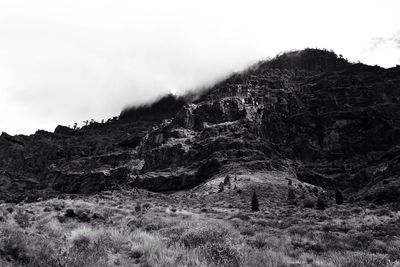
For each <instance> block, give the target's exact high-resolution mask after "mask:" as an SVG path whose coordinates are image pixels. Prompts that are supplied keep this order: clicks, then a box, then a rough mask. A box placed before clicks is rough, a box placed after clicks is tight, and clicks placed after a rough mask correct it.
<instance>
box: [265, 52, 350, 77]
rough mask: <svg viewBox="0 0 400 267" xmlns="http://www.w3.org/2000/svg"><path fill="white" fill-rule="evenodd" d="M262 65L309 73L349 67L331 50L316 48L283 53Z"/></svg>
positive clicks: (347, 63)
mask: <svg viewBox="0 0 400 267" xmlns="http://www.w3.org/2000/svg"><path fill="white" fill-rule="evenodd" d="M264 64H265V65H266V66H268V67H272V68H277V69H304V70H309V71H337V70H342V69H345V68H346V67H348V66H349V65H350V63H349V62H348V61H347V60H346V59H345V58H343V56H342V55H337V54H336V53H335V52H333V51H331V50H326V49H316V48H306V49H304V50H294V51H289V52H284V53H282V54H279V55H277V56H276V57H275V58H273V59H272V60H269V61H267V62H265V63H264Z"/></svg>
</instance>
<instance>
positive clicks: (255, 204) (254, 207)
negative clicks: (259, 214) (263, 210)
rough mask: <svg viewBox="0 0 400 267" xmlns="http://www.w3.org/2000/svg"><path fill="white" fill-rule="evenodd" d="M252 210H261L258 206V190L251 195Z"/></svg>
mask: <svg viewBox="0 0 400 267" xmlns="http://www.w3.org/2000/svg"><path fill="white" fill-rule="evenodd" d="M251 210H252V211H259V210H260V209H259V208H258V199H257V194H256V192H253V196H252V197H251Z"/></svg>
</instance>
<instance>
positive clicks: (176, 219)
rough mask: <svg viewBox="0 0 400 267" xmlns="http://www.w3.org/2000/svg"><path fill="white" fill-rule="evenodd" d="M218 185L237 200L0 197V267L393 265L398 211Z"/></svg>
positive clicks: (399, 250)
mask: <svg viewBox="0 0 400 267" xmlns="http://www.w3.org/2000/svg"><path fill="white" fill-rule="evenodd" d="M224 194H227V195H229V196H230V199H233V201H235V199H236V202H235V203H233V205H232V206H234V207H237V208H226V206H229V205H226V203H225V204H224V205H222V206H218V205H217V204H215V203H216V202H211V201H210V202H204V203H206V205H203V206H200V205H199V204H197V205H198V206H200V207H201V208H191V207H193V206H196V205H194V204H196V203H200V202H201V199H202V198H204V196H200V197H199V198H197V199H196V198H195V197H194V198H191V199H190V200H189V199H188V200H187V201H186V202H182V201H180V204H179V205H177V203H179V201H177V198H180V199H182V195H179V194H177V195H171V196H168V197H167V196H165V195H159V194H147V195H145V193H142V192H139V193H138V194H137V195H132V193H131V192H125V193H124V192H114V193H112V192H108V193H106V194H100V195H96V196H91V197H85V198H74V199H68V198H67V199H51V200H47V201H42V202H37V203H31V204H18V205H11V204H1V205H0V216H1V217H2V218H3V220H2V221H1V222H0V266H33V267H35V266H38V267H39V266H41V267H42V266H61V267H67V266H68V267H69V266H71V267H73V266H93V267H94V266H96V267H97V266H100V267H102V266H104V267H105V266H171V267H172V266H346V267H347V266H349V267H352V266H367V267H368V266H371V267H372V266H397V267H398V266H400V238H399V234H400V233H399V231H397V230H398V228H397V227H398V222H399V218H400V215H399V212H395V211H391V210H388V209H384V208H382V209H373V210H370V209H368V208H365V207H352V206H346V205H344V206H331V207H330V208H328V209H326V210H325V211H317V210H314V209H304V208H303V207H301V206H298V207H293V206H289V205H287V204H285V203H283V204H282V203H278V202H276V203H274V202H272V200H270V199H268V198H266V197H264V196H265V195H266V194H261V193H260V194H259V195H260V207H261V209H262V211H261V212H258V213H253V212H250V211H249V209H247V208H245V207H243V206H241V205H245V200H246V197H247V195H246V191H244V192H243V193H241V194H237V193H236V192H229V191H228V192H224ZM216 197H218V198H221V199H222V198H223V195H221V194H218V195H217V196H216ZM248 200H250V193H249V196H248ZM190 201H191V202H190ZM137 203H142V204H140V206H141V208H140V209H138V208H136V207H137V206H138V205H137ZM242 203H243V204H242ZM248 203H250V201H248ZM9 207H12V208H13V210H14V211H13V212H11V213H10V212H9V211H7V208H9ZM196 207H197V206H196ZM67 209H73V210H74V211H75V213H76V216H74V217H68V216H65V213H66V210H67ZM82 214H84V215H82ZM87 218H89V220H87Z"/></svg>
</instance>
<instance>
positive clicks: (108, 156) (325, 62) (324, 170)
mask: <svg viewBox="0 0 400 267" xmlns="http://www.w3.org/2000/svg"><path fill="white" fill-rule="evenodd" d="M399 100H400V67H395V68H390V69H384V68H380V67H377V66H367V65H363V64H360V63H358V64H354V63H350V62H348V61H347V60H346V59H344V58H342V57H341V56H337V55H336V54H335V53H333V52H330V51H325V50H317V49H306V50H302V51H294V52H289V53H284V54H281V55H279V56H277V57H276V58H274V59H272V60H268V61H262V62H259V63H258V64H255V65H254V66H252V67H251V68H249V69H247V70H246V71H244V72H241V73H235V74H232V75H231V76H230V77H228V78H227V79H225V80H223V81H221V82H219V83H218V84H216V85H215V86H213V87H212V88H209V89H207V90H206V91H203V92H202V93H201V95H200V96H195V95H187V96H182V97H178V98H177V97H173V96H166V97H164V98H162V99H160V100H158V101H157V102H155V103H153V104H152V105H148V106H141V107H136V108H131V109H127V110H124V111H123V112H122V113H121V114H120V116H119V117H115V118H113V119H110V120H109V121H107V122H105V123H97V122H94V123H91V124H89V125H87V126H85V127H82V128H80V129H71V128H68V127H65V126H58V127H57V128H56V129H55V131H54V133H50V132H46V131H41V130H39V131H37V132H36V133H35V134H33V135H30V136H23V135H17V136H10V135H8V134H6V133H3V134H2V135H1V136H0V198H1V199H3V200H5V201H20V200H23V199H25V200H27V201H29V200H36V199H37V198H39V197H41V198H43V197H49V196H52V195H58V194H60V193H68V194H91V193H96V192H99V191H102V190H105V189H118V188H133V187H136V188H143V189H147V190H150V191H155V192H170V191H179V190H186V189H191V188H194V187H196V186H201V185H202V184H203V183H204V182H206V181H211V180H213V179H214V178H215V177H216V176H221V175H224V174H233V175H234V174H235V172H240V171H243V170H249V171H263V172H271V173H272V172H274V171H276V170H279V171H285V172H287V173H290V174H291V175H292V176H293V177H295V178H297V179H298V180H300V181H302V182H304V183H308V184H312V185H315V186H318V187H320V188H323V189H324V190H327V191H331V190H334V189H337V188H339V189H341V190H342V191H344V192H345V194H346V196H348V200H350V201H361V200H365V201H372V202H376V203H378V204H383V203H393V202H400V178H399V173H400V145H399V144H400V142H399V141H400V105H399Z"/></svg>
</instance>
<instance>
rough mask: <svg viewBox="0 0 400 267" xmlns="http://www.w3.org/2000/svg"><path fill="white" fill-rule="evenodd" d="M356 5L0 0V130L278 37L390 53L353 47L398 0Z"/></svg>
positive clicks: (197, 68)
mask: <svg viewBox="0 0 400 267" xmlns="http://www.w3.org/2000/svg"><path fill="white" fill-rule="evenodd" d="M362 9H363V12H359V10H360V6H359V4H358V3H356V1H354V2H350V3H349V1H345V0H339V1H326V2H325V1H324V2H323V3H322V1H318V0H307V1H305V2H303V1H302V2H301V3H300V2H299V1H289V0H282V1H265V0H263V1H257V0H250V1H235V0H230V1H228V0H220V1H211V0H204V1H196V2H195V1H187V0H185V1H183V0H181V1H180V0H170V1H161V0H158V1H156V0H149V1H134V0H132V1H125V0H120V1H111V0H96V1H91V0H87V1H74V0H72V1H71V0H69V1H62V0H60V1H52V0H37V1H29V0H14V1H1V2H0V131H7V132H9V133H11V134H16V133H33V132H34V131H35V130H36V129H38V128H41V129H46V130H53V129H54V128H55V127H56V126H57V124H66V125H68V124H70V125H72V124H73V123H74V122H78V123H82V121H83V120H87V119H91V118H93V119H96V120H101V119H102V118H109V117H113V116H115V115H117V114H119V112H120V111H121V110H122V109H123V108H124V107H126V106H129V105H134V104H140V103H144V102H148V101H151V100H153V99H155V98H157V97H158V96H160V95H162V94H166V93H168V92H170V91H175V92H177V93H182V92H184V91H185V90H189V89H194V88H199V87H204V86H206V85H210V84H212V83H214V82H215V81H217V80H218V79H221V78H222V77H224V76H226V75H228V74H229V73H230V72H232V71H238V70H241V69H244V68H246V66H248V65H249V64H252V63H253V62H255V61H258V60H261V59H264V58H267V57H272V56H274V55H276V54H277V53H279V52H281V51H285V50H290V49H301V48H305V47H320V48H328V49H334V50H335V51H336V52H337V53H339V54H343V55H344V56H345V57H347V58H349V59H350V60H353V61H356V60H361V61H363V62H366V63H369V64H379V65H382V66H391V65H393V64H395V63H396V62H395V61H394V60H393V53H396V51H394V50H393V49H394V48H393V49H392V48H390V49H389V50H388V49H386V48H385V45H383V43H382V44H380V43H379V42H378V41H382V42H386V39H383V40H376V41H377V44H376V47H377V48H376V49H375V50H374V51H373V52H368V53H364V54H363V53H362V50H363V48H365V47H367V46H368V45H369V44H370V43H369V41H370V40H371V38H372V37H374V36H384V38H385V36H389V37H391V35H390V34H391V33H393V32H396V31H398V30H399V29H398V28H397V29H396V27H397V25H400V24H399V23H397V22H399V17H398V14H397V12H396V11H397V10H399V9H400V5H399V3H398V1H397V0H388V1H386V2H385V5H382V4H381V5H380V4H378V2H377V1H369V0H366V1H363V7H362ZM327 10H329V12H328V11H327ZM338 14H340V16H339V15H338ZM339 17H340V19H339ZM371 18H374V20H372V19H371ZM396 38H397V39H395V40H397V41H396V42H397V48H396V49H398V43H399V42H398V36H397V37H396ZM382 51H383V52H382Z"/></svg>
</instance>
